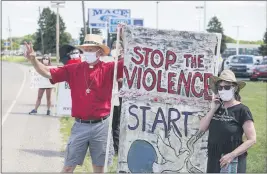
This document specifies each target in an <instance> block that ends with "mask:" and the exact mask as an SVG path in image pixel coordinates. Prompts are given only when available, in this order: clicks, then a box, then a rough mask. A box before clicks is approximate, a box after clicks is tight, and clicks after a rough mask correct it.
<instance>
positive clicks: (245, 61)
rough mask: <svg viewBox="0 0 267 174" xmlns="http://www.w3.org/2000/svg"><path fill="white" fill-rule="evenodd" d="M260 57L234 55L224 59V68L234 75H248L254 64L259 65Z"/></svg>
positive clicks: (250, 73) (251, 71)
mask: <svg viewBox="0 0 267 174" xmlns="http://www.w3.org/2000/svg"><path fill="white" fill-rule="evenodd" d="M260 62H261V58H260V57H258V56H253V55H234V56H230V57H228V58H227V59H226V60H225V61H224V65H223V67H224V69H230V70H232V71H233V72H234V73H235V75H236V76H239V77H250V76H251V75H252V73H253V69H254V68H255V66H256V65H259V64H260Z"/></svg>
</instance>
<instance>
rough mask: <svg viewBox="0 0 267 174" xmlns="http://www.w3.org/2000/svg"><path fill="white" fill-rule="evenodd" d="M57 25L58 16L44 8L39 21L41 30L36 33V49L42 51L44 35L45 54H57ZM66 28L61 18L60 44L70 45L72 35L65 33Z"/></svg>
mask: <svg viewBox="0 0 267 174" xmlns="http://www.w3.org/2000/svg"><path fill="white" fill-rule="evenodd" d="M56 23H57V15H56V14H55V13H54V12H52V11H51V10H50V8H44V9H43V11H42V13H41V15H40V17H39V20H38V25H39V28H38V30H37V32H36V39H35V42H34V49H35V50H40V51H42V40H41V36H42V35H43V46H44V53H45V54H48V53H55V52H56ZM65 30H66V26H65V23H64V21H63V19H62V17H61V16H59V33H60V35H59V38H60V39H59V44H60V45H63V44H69V43H70V40H71V35H70V34H69V33H66V32H65Z"/></svg>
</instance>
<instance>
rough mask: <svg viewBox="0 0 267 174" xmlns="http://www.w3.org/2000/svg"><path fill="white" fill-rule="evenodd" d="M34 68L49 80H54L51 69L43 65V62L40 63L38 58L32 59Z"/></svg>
mask: <svg viewBox="0 0 267 174" xmlns="http://www.w3.org/2000/svg"><path fill="white" fill-rule="evenodd" d="M30 61H31V63H32V65H33V67H34V68H35V70H36V71H37V72H38V73H39V74H40V75H41V76H43V77H45V78H48V79H52V76H51V73H50V69H49V68H48V67H47V66H45V65H44V64H42V63H41V62H39V61H38V60H37V59H36V58H31V59H30Z"/></svg>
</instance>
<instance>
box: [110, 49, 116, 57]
mask: <svg viewBox="0 0 267 174" xmlns="http://www.w3.org/2000/svg"><path fill="white" fill-rule="evenodd" d="M110 54H111V56H112V57H116V56H118V54H117V51H116V49H114V50H111V52H110Z"/></svg>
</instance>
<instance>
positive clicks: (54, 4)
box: [51, 1, 65, 64]
mask: <svg viewBox="0 0 267 174" xmlns="http://www.w3.org/2000/svg"><path fill="white" fill-rule="evenodd" d="M51 4H52V7H55V8H57V26H56V39H57V44H56V52H57V64H59V8H60V7H64V4H65V1H51Z"/></svg>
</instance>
